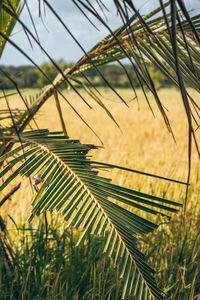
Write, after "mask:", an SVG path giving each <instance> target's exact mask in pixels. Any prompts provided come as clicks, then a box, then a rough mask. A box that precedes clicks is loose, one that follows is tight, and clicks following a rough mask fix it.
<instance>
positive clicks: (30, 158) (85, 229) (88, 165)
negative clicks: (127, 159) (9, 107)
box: [0, 130, 181, 299]
mask: <svg viewBox="0 0 200 300" xmlns="http://www.w3.org/2000/svg"><path fill="white" fill-rule="evenodd" d="M3 138H4V141H9V142H15V143H17V141H18V137H10V136H6V135H4V137H3ZM21 142H22V144H21V145H19V146H17V147H16V148H15V149H13V150H12V151H10V152H8V153H7V154H5V155H4V156H2V157H1V158H0V160H1V161H5V160H6V161H7V163H6V164H5V166H4V168H3V169H2V172H1V173H0V177H1V178H2V177H3V178H4V181H3V183H2V185H1V187H0V191H2V190H3V189H4V188H5V187H6V186H7V185H8V184H9V183H10V182H11V181H12V180H13V179H14V178H15V177H16V176H18V175H19V174H21V175H22V176H31V177H32V178H33V179H34V180H36V184H40V188H39V190H38V193H37V195H36V196H35V198H34V200H33V203H32V204H33V208H32V213H31V216H30V219H29V220H30V221H31V220H32V218H33V217H34V216H35V215H39V214H41V213H44V212H46V211H48V210H50V211H53V210H57V211H58V212H61V213H62V215H63V217H64V219H65V220H66V221H67V223H68V226H73V227H76V228H81V230H82V234H81V236H80V239H79V241H78V243H77V245H78V244H80V243H81V242H83V241H84V239H85V237H86V235H87V234H88V233H91V234H98V235H102V236H103V238H104V239H105V247H104V252H106V253H107V254H108V255H109V256H110V257H111V258H112V260H113V262H114V265H116V264H119V265H120V269H121V277H122V278H124V291H123V299H124V298H125V296H126V295H128V294H129V295H134V296H136V299H162V298H163V293H162V291H161V290H160V289H159V288H158V287H157V286H156V282H155V280H154V276H153V274H154V271H153V270H152V269H151V268H150V267H149V266H148V265H147V263H146V260H145V256H144V254H142V253H141V252H140V250H139V248H138V239H139V237H140V236H142V235H144V234H146V233H148V232H151V231H153V230H154V229H156V228H157V227H158V225H157V224H154V223H152V222H150V221H148V219H144V218H142V217H140V216H138V215H136V214H134V213H133V212H131V211H130V210H128V209H125V208H124V207H123V204H125V205H126V206H127V205H128V206H129V207H130V208H131V207H133V208H138V209H140V210H141V211H144V212H147V213H149V214H154V215H157V214H161V215H162V216H167V215H166V212H168V213H171V212H173V213H176V212H177V208H178V207H180V206H181V204H180V203H176V202H173V201H170V200H167V199H163V198H159V197H156V196H153V195H149V194H145V193H141V192H139V191H136V190H131V189H128V188H126V187H121V186H118V185H115V184H112V183H111V181H110V179H107V178H104V177H102V176H100V175H98V171H99V170H102V169H104V168H105V169H106V170H107V169H108V167H109V165H106V164H103V163H101V164H98V163H97V162H94V161H91V160H90V158H89V157H88V155H87V154H88V152H89V151H90V150H91V149H96V148H97V147H95V146H94V145H84V144H81V143H80V142H79V141H76V140H69V139H67V138H66V137H65V136H63V135H60V134H58V133H51V134H48V131H45V130H43V131H32V132H26V133H24V134H22V135H21ZM112 167H114V166H112ZM13 168H14V171H13V172H11V173H10V170H11V169H13ZM122 169H123V168H122ZM116 201H117V202H116Z"/></svg>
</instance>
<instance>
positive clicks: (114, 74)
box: [0, 60, 172, 89]
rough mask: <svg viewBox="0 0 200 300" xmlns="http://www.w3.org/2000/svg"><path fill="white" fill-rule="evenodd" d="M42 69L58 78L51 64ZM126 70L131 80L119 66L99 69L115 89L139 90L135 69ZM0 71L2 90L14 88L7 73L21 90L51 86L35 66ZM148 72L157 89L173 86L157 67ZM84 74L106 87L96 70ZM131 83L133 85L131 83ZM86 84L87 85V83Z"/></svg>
mask: <svg viewBox="0 0 200 300" xmlns="http://www.w3.org/2000/svg"><path fill="white" fill-rule="evenodd" d="M57 64H58V66H59V67H60V68H61V69H62V70H65V69H67V68H69V67H71V66H72V64H67V63H65V62H64V61H63V60H59V61H57ZM40 68H41V69H42V71H43V72H44V73H45V74H46V75H47V76H48V78H49V79H51V80H53V79H54V78H55V77H56V75H57V72H58V71H57V70H56V68H55V67H54V66H53V64H52V63H50V62H47V63H43V64H42V65H41V66H40ZM125 68H126V72H128V74H129V79H128V77H127V75H126V72H125V70H124V69H123V68H122V67H121V66H120V65H117V64H109V65H104V66H101V67H99V70H100V71H101V73H102V75H103V77H105V78H106V79H107V81H109V83H110V84H111V85H112V86H113V87H121V88H128V87H130V86H131V84H132V85H133V86H134V87H135V88H138V87H139V86H140V85H139V82H138V79H137V75H136V73H135V72H134V70H133V67H132V66H131V65H128V64H127V65H125ZM0 71H1V72H0V89H12V88H13V87H14V86H13V83H12V82H11V81H10V80H9V79H5V75H4V74H5V73H6V74H7V75H9V76H10V77H11V78H12V79H13V80H14V81H15V82H16V83H17V85H18V87H19V88H41V87H44V85H47V84H49V82H48V80H47V79H46V78H45V77H44V76H43V75H42V74H41V72H39V71H38V70H37V69H36V68H35V67H34V66H17V67H16V66H0ZM148 71H149V73H150V75H151V77H152V79H153V82H154V84H155V86H156V88H164V87H170V86H172V82H171V81H169V80H168V79H167V78H166V77H165V76H164V75H163V74H162V73H161V72H160V71H159V69H158V68H156V67H155V66H153V65H148ZM3 73H4V74H3ZM84 74H85V75H87V78H88V79H89V80H90V81H91V82H92V83H93V85H95V86H96V87H103V86H105V81H104V80H103V78H102V77H100V76H98V73H97V71H96V70H95V69H94V68H92V69H90V70H87V71H85V73H84ZM76 77H77V78H78V79H79V80H80V79H81V80H82V81H85V79H84V76H83V75H81V74H78V75H76ZM130 81H131V82H132V83H130ZM85 83H86V84H87V82H86V81H85Z"/></svg>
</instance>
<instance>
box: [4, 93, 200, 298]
mask: <svg viewBox="0 0 200 300" xmlns="http://www.w3.org/2000/svg"><path fill="white" fill-rule="evenodd" d="M118 91H119V93H120V94H121V95H122V96H123V97H124V99H125V100H127V102H128V104H129V106H130V107H129V108H127V107H126V106H125V105H124V104H123V103H120V102H119V101H118V99H117V98H116V96H115V95H114V94H112V93H111V92H110V91H108V90H107V89H103V88H102V89H101V90H100V92H101V93H102V95H103V98H104V104H105V105H106V106H107V107H108V108H109V110H110V111H111V112H112V113H113V115H114V117H115V118H116V120H117V121H118V123H119V124H120V128H121V129H120V130H119V128H117V126H116V125H115V124H114V123H113V122H112V121H111V120H110V119H109V118H108V117H107V116H106V114H105V113H103V112H102V109H101V108H99V106H97V105H94V104H93V102H92V101H90V100H89V103H91V105H92V107H93V109H89V108H88V107H87V106H86V105H85V103H83V102H81V100H80V99H79V98H78V97H77V96H76V95H75V94H74V93H73V91H71V90H69V91H65V95H66V96H67V98H68V99H69V101H70V102H71V103H73V105H74V106H75V107H76V108H77V110H78V111H81V113H82V115H83V117H85V118H86V117H87V120H88V123H89V124H90V125H92V128H93V129H94V130H95V132H96V133H97V134H98V135H99V136H100V137H101V139H102V140H103V142H104V145H103V148H102V149H101V148H100V149H99V150H98V151H96V150H95V151H94V154H93V155H94V157H93V158H94V159H95V160H98V161H104V162H107V163H111V164H118V165H121V166H126V167H128V168H132V169H136V170H140V171H143V172H148V173H153V174H157V175H160V176H164V177H168V178H173V179H176V180H180V181H186V180H187V171H188V162H187V147H188V145H187V130H188V129H187V121H186V119H185V118H184V114H185V112H184V107H183V105H182V102H181V96H180V92H179V91H178V90H176V89H162V90H160V91H159V95H160V97H161V100H164V101H163V102H164V103H165V107H166V109H167V110H168V116H169V119H170V121H171V125H172V128H173V130H174V136H175V139H176V143H175V142H174V140H173V138H172V136H170V134H169V133H168V131H167V129H166V127H165V124H164V122H163V118H162V116H161V115H160V113H159V112H158V109H157V107H156V104H154V99H153V98H151V96H150V95H149V99H150V101H151V104H152V107H153V110H154V112H155V117H154V116H153V115H152V113H151V111H150V110H149V107H148V105H147V103H146V101H145V99H144V97H143V96H142V92H141V91H140V90H138V95H139V97H138V98H139V101H138V102H137V101H136V100H132V99H131V97H132V96H131V95H132V92H131V91H130V90H129V89H119V90H118ZM37 92H38V91H37V90H26V91H25V94H27V95H30V94H31V95H32V96H34V95H35V94H37ZM7 93H9V91H7ZM10 93H12V91H11V92H10ZM82 93H83V94H84V91H82ZM190 93H191V95H192V96H193V98H194V99H196V100H197V99H198V94H197V93H196V92H195V91H193V90H190ZM85 96H86V95H85ZM86 97H87V99H88V96H86ZM9 103H10V106H11V108H20V101H18V99H17V97H16V96H10V97H9ZM61 106H62V108H63V114H64V120H65V123H66V126H67V129H68V134H69V136H70V138H75V139H80V140H81V141H82V142H83V143H94V144H98V145H99V141H98V140H97V138H96V137H95V136H93V135H92V134H91V132H90V130H89V129H88V128H87V127H86V126H85V125H84V124H83V123H82V122H81V121H79V120H78V118H77V117H76V116H75V115H74V113H73V112H72V111H71V110H70V108H69V107H68V106H67V105H66V103H65V102H64V101H63V100H61ZM4 107H5V105H4V103H3V102H1V109H3V108H4ZM56 114H57V111H56V109H55V99H54V98H51V99H49V101H48V102H47V103H46V104H45V105H44V106H43V108H42V109H41V111H40V112H39V114H38V115H37V118H36V121H37V124H38V126H39V128H46V127H47V126H46V125H47V122H48V129H49V130H51V131H56V130H60V129H61V125H60V122H59V118H58V117H57V116H56ZM31 126H33V127H34V126H35V125H34V123H33V122H32V124H31ZM196 134H197V137H199V133H198V130H197V131H196ZM105 173H106V172H104V176H105V175H106V174H105ZM111 173H112V174H108V176H109V177H111V178H113V182H114V183H116V184H120V185H123V186H125V187H128V188H132V189H137V190H139V191H142V192H146V193H150V194H154V195H157V196H161V197H164V198H166V199H170V200H173V201H178V202H181V203H183V202H184V199H185V186H184V185H181V184H176V183H169V182H166V181H162V180H157V179H155V178H151V177H146V176H143V175H139V174H132V173H131V174H128V173H127V174H126V173H125V172H124V171H119V170H118V171H112V172H111ZM17 182H21V183H22V185H21V188H20V189H19V191H18V192H16V193H15V195H14V196H13V197H12V200H11V202H12V205H10V201H7V203H5V204H4V205H3V207H2V208H1V216H3V217H4V219H5V218H6V220H7V228H8V230H9V234H10V236H11V237H12V240H14V244H15V251H16V255H17V257H18V261H17V262H16V265H15V273H14V274H13V273H12V274H10V275H9V273H6V274H7V275H6V276H3V269H1V274H0V295H1V296H0V299H16V298H18V299H47V298H48V299H120V295H121V292H122V289H121V281H119V272H114V270H113V267H112V265H110V260H109V259H108V258H106V257H104V256H103V257H102V256H101V255H100V253H101V251H102V249H101V245H102V241H101V239H100V238H97V237H94V236H88V238H87V241H86V242H85V244H84V245H83V246H81V247H80V248H78V249H77V248H76V247H75V241H76V240H77V237H78V235H79V232H77V231H71V230H69V229H67V228H66V227H65V225H64V224H63V223H62V222H63V221H62V219H60V218H59V215H51V216H50V215H49V216H48V218H49V235H48V242H47V246H45V230H44V225H43V218H42V217H41V218H40V219H36V220H34V222H33V224H32V225H27V224H25V225H22V224H23V223H24V221H25V220H26V219H27V217H28V215H29V212H30V203H31V200H32V198H33V196H34V193H35V192H34V190H33V189H32V188H31V187H30V182H29V180H28V179H26V180H25V179H24V177H23V178H20V177H19V178H18V179H17ZM12 184H13V186H14V185H15V184H16V182H13V183H12ZM9 190H10V187H9V189H8V191H9ZM199 191H200V184H199V159H198V157H197V153H196V151H195V149H193V154H192V171H191V186H190V189H189V196H188V205H187V211H186V214H185V215H184V213H183V210H181V209H180V211H179V213H178V214H173V215H172V218H171V220H168V219H165V218H162V220H161V219H160V220H159V217H156V216H152V217H151V218H152V219H150V220H152V221H154V222H155V221H156V222H157V223H162V224H161V225H160V226H159V228H158V230H156V231H155V232H154V233H153V234H148V235H146V236H145V237H144V238H143V242H144V244H143V242H142V244H141V245H140V247H141V248H142V250H143V251H144V253H145V254H146V255H147V257H148V262H149V263H150V265H151V266H152V267H153V268H154V269H156V271H157V273H156V280H157V282H158V286H159V287H161V288H162V289H163V290H164V291H165V292H166V293H167V299H173V300H179V299H180V300H181V299H184V300H187V299H191V300H192V299H199V298H200V288H199V287H200V263H199V262H200V248H199V243H200V233H199V226H200V199H199V194H200V193H199ZM5 193H6V192H5ZM133 211H134V212H135V210H133ZM137 213H139V211H137ZM8 214H9V215H10V217H6V216H7V215H8ZM142 214H143V216H145V213H144V212H143V213H142ZM145 217H146V216H145ZM12 219H13V220H14V221H15V223H16V224H14V222H13V220H12ZM37 226H39V230H38V231H34V228H36V227H37ZM97 245H98V247H97ZM147 245H148V246H147ZM97 248H98V249H99V250H97ZM82 257H87V259H88V260H83V259H82ZM66 258H68V259H66ZM41 262H42V263H41ZM41 270H42V271H41ZM72 287H73V288H72ZM10 291H12V293H10ZM8 295H9V296H8ZM131 299H132V298H131Z"/></svg>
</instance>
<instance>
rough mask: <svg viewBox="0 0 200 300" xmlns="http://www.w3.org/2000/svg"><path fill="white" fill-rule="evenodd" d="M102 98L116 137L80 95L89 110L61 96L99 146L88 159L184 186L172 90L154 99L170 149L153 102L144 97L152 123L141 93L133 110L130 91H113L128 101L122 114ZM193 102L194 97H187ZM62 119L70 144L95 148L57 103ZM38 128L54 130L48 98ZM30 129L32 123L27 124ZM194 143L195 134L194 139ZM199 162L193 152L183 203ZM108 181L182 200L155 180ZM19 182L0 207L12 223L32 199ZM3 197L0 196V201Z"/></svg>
mask: <svg viewBox="0 0 200 300" xmlns="http://www.w3.org/2000/svg"><path fill="white" fill-rule="evenodd" d="M34 93H35V91H34V90H30V91H26V92H25V94H28V95H30V94H34ZM101 93H102V94H103V96H104V104H105V105H106V106H107V107H108V108H109V110H110V111H111V112H112V114H113V116H114V117H115V119H116V121H117V122H118V124H119V125H120V128H121V131H120V130H119V128H118V127H117V126H116V125H115V124H114V122H113V121H112V120H111V119H110V118H109V117H108V116H107V115H106V113H105V111H103V110H102V109H101V108H100V107H99V106H98V105H97V104H96V103H94V101H93V100H91V99H88V96H87V95H86V94H85V92H84V91H81V94H83V95H84V97H85V99H87V100H88V102H89V103H90V104H91V105H92V107H93V109H89V108H88V107H87V106H86V104H85V103H83V101H82V100H81V99H80V98H79V97H78V96H77V95H76V94H75V93H74V92H73V91H66V92H65V95H66V97H67V99H68V100H69V101H70V103H71V104H72V105H73V106H74V107H75V108H76V109H77V110H78V111H79V112H80V114H81V115H82V116H83V118H84V119H85V120H86V121H87V122H88V124H89V125H90V126H91V127H92V128H93V129H94V131H95V132H96V133H97V134H98V136H99V137H100V138H101V139H102V141H103V143H104V149H99V150H98V151H95V152H94V158H95V159H96V160H99V161H104V162H108V163H112V164H118V165H122V166H126V167H129V168H132V169H136V170H140V171H144V172H149V173H154V174H157V175H161V176H165V177H169V178H174V179H177V180H182V181H186V179H187V170H188V162H187V155H188V154H187V143H188V138H187V130H188V128H187V120H186V116H185V112H184V107H183V104H182V100H181V96H180V93H179V92H178V91H177V90H175V89H163V90H161V91H160V92H159V94H160V98H161V100H162V102H163V104H164V106H165V108H166V109H167V110H168V113H167V114H168V117H169V120H170V122H171V126H172V128H173V131H174V135H175V138H176V144H175V142H174V140H173V138H172V136H171V135H170V134H169V132H168V131H167V128H166V126H165V124H164V121H163V118H162V116H161V114H160V112H159V111H158V108H157V106H156V104H155V100H154V99H153V97H152V96H151V95H149V99H150V103H151V105H152V107H153V111H154V113H155V117H153V115H152V113H151V111H150V109H149V107H148V105H147V103H146V101H145V98H144V96H143V94H142V92H141V91H138V99H139V104H138V103H137V101H136V100H134V101H131V102H130V99H131V98H132V97H133V93H132V91H131V90H119V93H120V94H121V95H122V96H123V98H124V99H125V100H127V101H128V105H129V108H127V107H126V106H125V105H124V104H123V103H121V102H120V100H119V99H118V98H117V96H116V95H115V94H113V93H111V92H110V91H108V90H106V89H101ZM190 93H191V94H192V96H193V97H194V98H195V99H196V100H197V101H198V98H197V97H198V95H197V94H196V93H195V92H194V91H192V90H191V91H190ZM9 103H10V106H11V107H16V108H17V107H22V106H21V100H20V99H19V97H17V96H11V97H9ZM61 106H62V109H63V114H64V119H65V123H66V127H67V130H68V134H69V135H70V138H72V139H80V140H81V142H83V143H94V144H98V145H100V142H99V140H98V139H97V138H96V137H95V135H94V134H93V133H92V132H91V131H90V130H89V129H88V128H87V127H86V125H85V124H83V122H82V121H81V120H80V119H79V117H78V116H76V114H75V113H74V112H73V111H72V109H71V108H69V106H68V104H67V103H66V102H65V100H61ZM1 107H5V104H3V103H1ZM36 121H37V124H38V126H39V128H49V130H52V131H56V130H60V129H61V126H60V121H59V117H58V113H57V110H56V106H55V100H54V98H53V97H52V98H51V99H49V100H48V102H47V103H46V104H45V105H44V106H43V108H42V109H41V111H40V113H39V114H38V115H37V117H36ZM31 125H32V126H34V123H33V122H32V124H31ZM198 137H199V134H198V131H197V138H198ZM198 168H199V160H198V157H197V153H196V151H195V149H194V147H193V156H192V174H191V182H192V193H191V194H190V199H189V202H191V201H196V195H197V193H196V189H197V188H198V186H197V185H196V183H197V182H196V180H197V173H198V171H197V170H198ZM109 176H111V177H112V178H113V180H114V181H115V182H117V183H119V184H123V185H125V186H128V187H132V188H139V189H140V190H142V191H145V192H150V193H154V194H156V195H163V193H164V194H166V193H167V197H168V198H171V199H173V200H176V201H177V200H179V199H180V197H181V198H182V199H183V197H184V193H185V187H184V186H181V185H178V184H173V183H170V184H169V183H167V182H165V181H160V180H155V179H151V178H148V177H146V176H142V175H134V174H132V173H131V174H127V173H125V172H120V171H113V172H112V173H111V174H110V175H109ZM19 180H21V181H22V188H21V189H20V191H19V192H17V193H16V195H15V196H14V197H13V199H12V205H10V202H9V201H8V202H7V204H6V205H4V208H3V209H2V210H3V214H6V213H9V214H11V215H12V216H13V217H14V218H15V220H16V221H17V219H18V218H19V217H20V218H22V219H23V220H24V219H25V218H26V217H27V214H28V212H29V211H30V202H31V199H32V197H33V190H32V189H31V188H30V184H29V181H28V180H27V181H26V180H24V179H19ZM2 196H3V195H1V198H2Z"/></svg>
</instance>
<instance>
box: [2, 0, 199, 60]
mask: <svg viewBox="0 0 200 300" xmlns="http://www.w3.org/2000/svg"><path fill="white" fill-rule="evenodd" d="M27 1H28V5H29V8H30V10H31V14H32V16H33V19H34V23H35V26H36V28H37V32H38V34H39V38H40V42H41V44H42V46H43V47H44V48H45V50H46V51H47V52H48V53H49V54H50V55H51V57H53V58H54V59H55V60H58V59H64V60H65V61H66V62H76V61H77V60H79V59H80V58H81V56H82V55H83V52H82V50H81V49H80V48H79V47H78V46H77V45H76V43H75V42H74V41H73V39H72V38H71V37H70V35H69V34H68V33H67V32H66V30H65V29H64V28H63V26H62V25H61V24H59V22H58V20H57V19H56V17H55V16H54V15H53V14H52V13H51V12H50V10H48V8H45V13H44V10H43V6H42V11H43V13H42V15H43V19H42V20H41V18H39V16H38V14H39V13H38V0H27ZM91 2H92V1H91ZM49 3H50V4H51V5H52V6H53V7H54V9H55V10H56V12H57V13H58V14H59V16H60V17H61V18H62V20H63V21H64V22H65V24H66V26H67V27H68V28H69V29H70V30H71V31H72V32H73V34H74V35H75V37H76V39H77V40H78V41H79V43H80V44H81V45H82V46H83V48H84V49H85V50H86V51H88V50H90V49H91V48H92V47H93V46H94V45H95V44H96V43H97V42H98V41H100V40H101V39H102V38H103V37H104V36H106V35H107V34H108V33H109V32H108V30H107V29H106V28H105V27H104V26H103V25H101V24H100V23H98V21H97V20H96V19H94V17H93V16H91V15H90V13H87V15H88V16H89V17H90V19H91V20H93V21H94V23H95V25H96V26H97V28H98V30H97V29H95V28H94V26H92V25H91V24H90V23H89V22H88V20H87V19H86V18H85V17H84V16H83V15H82V14H81V13H80V11H79V10H78V9H77V7H76V6H75V5H74V4H73V2H72V0H57V1H54V0H49ZM55 3H56V5H55ZM103 3H104V4H105V5H106V6H107V7H108V9H109V12H107V14H106V15H107V19H108V23H109V25H110V26H111V28H112V29H115V28H117V27H118V26H119V25H120V24H121V23H120V18H119V17H118V16H117V14H116V9H115V7H114V5H113V0H104V1H103ZM158 3H159V1H158V0H134V4H135V6H136V7H137V8H138V9H139V10H140V13H141V14H145V13H147V12H149V11H150V10H152V9H154V8H156V7H157V6H158V5H159V4H158ZM185 3H186V5H187V6H188V8H190V9H195V10H196V9H198V10H199V13H200V0H186V1H185ZM96 8H97V9H98V6H96ZM20 18H21V20H22V21H23V22H24V23H25V24H26V26H27V27H28V28H29V29H30V30H31V31H32V32H33V26H32V24H31V21H30V17H29V14H28V10H27V9H26V7H25V8H24V10H23V12H22V14H21V17H20ZM11 39H12V40H13V41H14V42H15V43H16V44H17V45H19V46H20V47H23V49H24V51H25V52H26V53H28V54H29V55H30V56H31V58H32V59H33V60H34V61H35V62H36V63H37V64H39V65H40V64H41V63H43V62H45V61H48V58H47V57H46V56H45V54H44V53H43V52H42V51H41V50H40V49H39V47H38V46H37V45H36V44H34V42H33V48H32V47H31V46H30V43H29V41H28V39H27V37H26V35H25V33H24V31H23V30H22V27H21V25H20V24H17V25H16V26H15V29H14V31H13V34H12V37H11ZM0 64H1V65H14V66H18V65H27V64H29V65H30V64H31V63H30V61H29V60H28V59H27V58H25V57H24V56H23V55H22V54H20V53H19V52H18V51H17V50H15V49H14V48H13V46H11V45H9V44H8V43H7V45H6V47H5V50H4V53H3V55H2V57H1V59H0Z"/></svg>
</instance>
